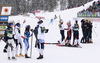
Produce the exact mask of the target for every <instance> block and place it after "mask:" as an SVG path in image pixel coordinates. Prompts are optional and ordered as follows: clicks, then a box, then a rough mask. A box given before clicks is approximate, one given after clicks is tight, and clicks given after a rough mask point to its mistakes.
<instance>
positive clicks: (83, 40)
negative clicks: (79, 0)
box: [81, 19, 85, 43]
mask: <svg viewBox="0 0 100 63" xmlns="http://www.w3.org/2000/svg"><path fill="white" fill-rule="evenodd" d="M84 24H85V21H84V19H82V20H81V28H82V33H83V37H82V39H81V43H84V42H85V38H84V36H85V26H84Z"/></svg>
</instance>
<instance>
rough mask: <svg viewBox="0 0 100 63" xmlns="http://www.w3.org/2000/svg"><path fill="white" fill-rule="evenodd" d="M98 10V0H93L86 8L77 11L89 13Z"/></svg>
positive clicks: (99, 2) (99, 7)
mask: <svg viewBox="0 0 100 63" xmlns="http://www.w3.org/2000/svg"><path fill="white" fill-rule="evenodd" d="M99 11H100V1H97V2H96V1H94V2H93V4H92V6H89V8H87V9H86V10H85V9H84V10H82V11H80V12H79V13H89V12H99Z"/></svg>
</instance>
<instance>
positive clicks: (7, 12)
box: [1, 6, 12, 15]
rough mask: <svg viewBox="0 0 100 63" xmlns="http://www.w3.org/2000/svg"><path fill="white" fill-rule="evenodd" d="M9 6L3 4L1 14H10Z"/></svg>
mask: <svg viewBox="0 0 100 63" xmlns="http://www.w3.org/2000/svg"><path fill="white" fill-rule="evenodd" d="M11 8H12V7H11V6H9V7H7V6H4V7H2V10H1V15H10V14H11Z"/></svg>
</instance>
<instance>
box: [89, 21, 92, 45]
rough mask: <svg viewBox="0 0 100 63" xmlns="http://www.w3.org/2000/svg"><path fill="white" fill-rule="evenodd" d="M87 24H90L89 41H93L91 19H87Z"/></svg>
mask: <svg viewBox="0 0 100 63" xmlns="http://www.w3.org/2000/svg"><path fill="white" fill-rule="evenodd" d="M89 24H90V28H89V43H93V42H92V27H93V25H92V23H91V21H89Z"/></svg>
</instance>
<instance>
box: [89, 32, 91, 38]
mask: <svg viewBox="0 0 100 63" xmlns="http://www.w3.org/2000/svg"><path fill="white" fill-rule="evenodd" d="M89 38H90V39H91V38H92V31H90V32H89Z"/></svg>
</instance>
